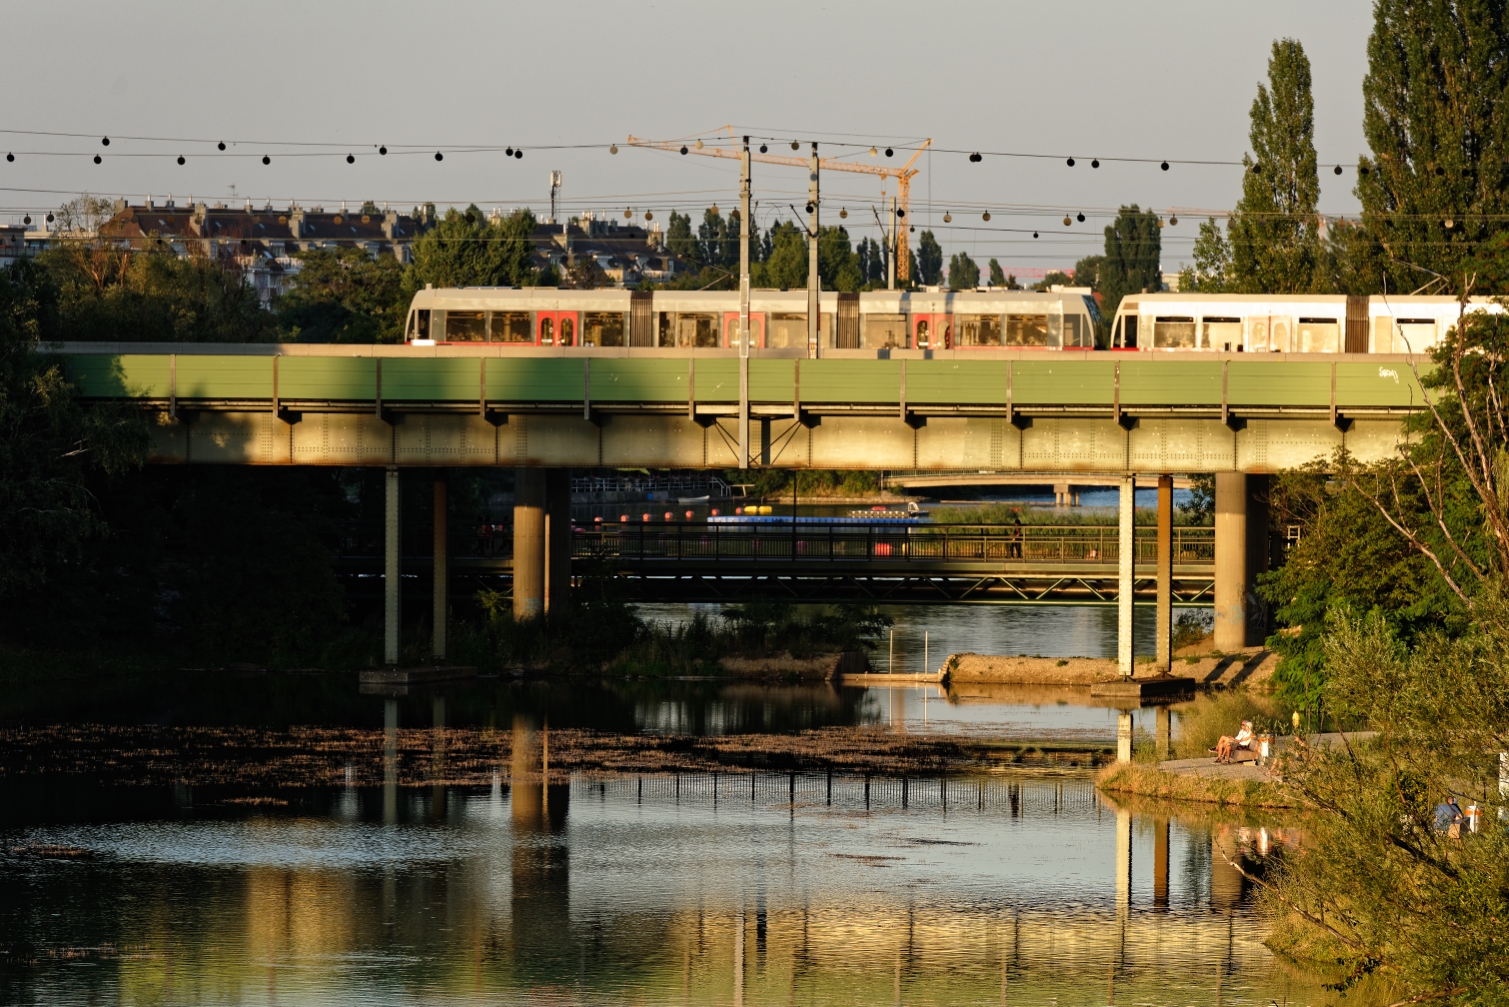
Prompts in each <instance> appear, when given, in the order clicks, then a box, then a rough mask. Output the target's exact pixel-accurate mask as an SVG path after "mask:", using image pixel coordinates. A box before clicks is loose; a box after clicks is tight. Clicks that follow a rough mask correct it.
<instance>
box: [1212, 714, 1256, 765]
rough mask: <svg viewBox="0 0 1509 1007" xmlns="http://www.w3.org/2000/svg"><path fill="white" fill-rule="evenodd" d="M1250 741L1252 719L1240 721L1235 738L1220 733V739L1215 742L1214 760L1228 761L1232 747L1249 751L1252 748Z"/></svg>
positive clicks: (1251, 740) (1251, 738) (1251, 739)
mask: <svg viewBox="0 0 1509 1007" xmlns="http://www.w3.org/2000/svg"><path fill="white" fill-rule="evenodd" d="M1252 742H1253V734H1252V721H1250V720H1244V721H1242V729H1241V730H1240V731H1238V732H1237V736H1236V737H1235V738H1231V737H1228V736H1226V735H1224V734H1223V735H1221V740H1220V741H1218V742H1216V761H1217V762H1230V761H1231V752H1232V749H1233V748H1238V749H1241V750H1243V751H1250V750H1251V749H1252Z"/></svg>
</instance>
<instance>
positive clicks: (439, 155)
mask: <svg viewBox="0 0 1509 1007" xmlns="http://www.w3.org/2000/svg"><path fill="white" fill-rule="evenodd" d="M435 160H437V161H444V160H445V155H444V154H442V153H440V151H438V150H437V151H435Z"/></svg>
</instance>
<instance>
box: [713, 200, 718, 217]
mask: <svg viewBox="0 0 1509 1007" xmlns="http://www.w3.org/2000/svg"><path fill="white" fill-rule="evenodd" d="M713 216H714V217H716V216H718V204H717V203H714V204H713Z"/></svg>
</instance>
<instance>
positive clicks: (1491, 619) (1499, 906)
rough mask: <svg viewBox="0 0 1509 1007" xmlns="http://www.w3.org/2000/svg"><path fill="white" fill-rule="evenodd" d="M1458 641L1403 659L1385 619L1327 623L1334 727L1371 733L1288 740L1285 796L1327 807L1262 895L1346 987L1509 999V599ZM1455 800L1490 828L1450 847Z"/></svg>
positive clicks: (1497, 596)
mask: <svg viewBox="0 0 1509 1007" xmlns="http://www.w3.org/2000/svg"><path fill="white" fill-rule="evenodd" d="M1477 601H1478V606H1477V609H1476V615H1477V619H1476V620H1475V621H1474V623H1473V625H1472V627H1471V628H1470V630H1469V631H1468V632H1467V633H1466V634H1465V635H1464V636H1462V637H1460V638H1458V639H1454V640H1452V639H1447V638H1445V637H1443V636H1441V635H1439V634H1430V635H1427V636H1425V637H1423V638H1421V639H1419V640H1417V642H1416V644H1415V646H1414V647H1413V649H1412V650H1411V649H1406V648H1405V646H1404V645H1403V644H1402V642H1401V641H1400V639H1399V638H1398V636H1397V635H1396V634H1395V633H1394V632H1393V630H1392V628H1391V627H1390V626H1389V624H1388V621H1387V620H1386V619H1385V618H1384V617H1383V616H1382V615H1381V614H1379V613H1373V614H1371V615H1369V616H1366V617H1355V616H1339V617H1337V618H1334V619H1333V620H1332V622H1331V625H1330V627H1329V635H1328V639H1327V642H1326V658H1327V663H1328V665H1329V667H1330V673H1331V682H1330V685H1329V686H1328V688H1327V691H1326V694H1327V699H1328V702H1329V703H1330V709H1331V712H1332V714H1333V716H1334V719H1336V720H1339V721H1341V722H1343V723H1347V722H1355V723H1366V724H1368V725H1369V726H1370V727H1372V728H1373V729H1374V730H1376V731H1377V732H1378V735H1377V738H1376V740H1374V741H1371V742H1361V741H1359V740H1356V739H1353V740H1352V741H1351V742H1350V743H1349V744H1346V745H1339V746H1332V747H1329V748H1325V747H1315V748H1311V747H1308V746H1304V745H1296V746H1294V749H1293V752H1292V753H1291V755H1290V756H1289V757H1288V761H1287V763H1286V765H1285V767H1284V775H1285V778H1286V780H1287V782H1288V786H1289V788H1290V790H1291V791H1292V792H1293V793H1295V794H1296V795H1297V796H1298V797H1299V798H1300V799H1301V800H1303V801H1304V803H1306V804H1308V805H1310V806H1312V807H1314V808H1316V809H1318V810H1319V812H1320V814H1317V815H1314V816H1311V818H1310V819H1309V823H1308V824H1307V837H1306V843H1305V846H1304V849H1303V851H1302V853H1301V854H1300V855H1297V856H1295V857H1294V858H1292V859H1291V860H1289V861H1288V862H1286V863H1284V864H1283V865H1282V869H1280V870H1277V871H1270V872H1269V877H1270V880H1269V887H1268V888H1267V891H1266V892H1265V896H1266V898H1267V900H1268V902H1269V904H1270V906H1271V907H1272V909H1273V910H1274V911H1275V913H1278V914H1288V915H1289V916H1290V917H1291V918H1292V919H1293V920H1294V921H1295V922H1296V923H1300V924H1305V925H1308V928H1309V929H1310V930H1311V932H1321V933H1323V934H1325V935H1326V936H1327V938H1328V939H1327V941H1326V944H1327V947H1328V951H1329V952H1330V954H1331V955H1332V956H1333V957H1339V958H1340V959H1341V960H1340V965H1341V967H1342V971H1343V975H1342V977H1341V979H1340V981H1339V982H1338V984H1337V986H1338V988H1341V989H1347V988H1349V987H1350V986H1352V985H1353V984H1355V983H1356V982H1357V981H1358V980H1360V979H1361V978H1362V977H1364V976H1366V975H1369V974H1372V973H1377V974H1378V975H1380V976H1383V977H1385V978H1386V980H1387V981H1388V982H1389V983H1390V985H1392V986H1393V987H1394V988H1395V992H1394V994H1393V995H1392V996H1391V999H1393V1000H1398V1001H1402V1002H1412V1000H1416V999H1418V1000H1424V999H1442V998H1444V999H1446V1000H1448V1002H1451V1003H1463V1004H1504V1003H1509V948H1506V946H1505V945H1504V943H1503V942H1502V941H1501V940H1499V937H1498V934H1499V930H1500V923H1501V921H1502V920H1503V919H1505V914H1506V913H1509V832H1506V831H1505V830H1504V828H1503V827H1502V823H1501V821H1500V820H1499V817H1498V815H1499V808H1500V806H1501V805H1502V804H1503V803H1504V800H1503V798H1501V797H1500V796H1499V794H1498V764H1497V761H1498V760H1497V757H1496V753H1497V752H1500V751H1503V750H1505V749H1506V748H1509V734H1506V732H1505V728H1504V726H1503V725H1505V724H1506V723H1509V666H1506V663H1505V655H1506V653H1509V605H1506V604H1505V600H1504V598H1503V596H1502V593H1501V592H1500V590H1499V589H1498V587H1497V585H1486V586H1485V589H1484V590H1483V591H1482V592H1481V593H1479V594H1478V596H1477ZM1448 794H1456V795H1459V796H1460V798H1461V803H1462V805H1463V806H1466V805H1468V804H1469V803H1475V804H1477V805H1478V807H1479V808H1481V809H1482V810H1483V819H1482V821H1483V823H1484V826H1485V827H1484V828H1483V829H1482V830H1481V831H1480V832H1478V833H1476V834H1466V835H1464V836H1463V837H1462V838H1461V839H1453V838H1451V837H1449V836H1448V835H1447V833H1446V832H1445V831H1444V830H1442V829H1438V828H1437V825H1436V820H1435V811H1434V806H1435V805H1436V804H1437V803H1439V802H1442V801H1444V799H1445V797H1446V796H1447V795H1448Z"/></svg>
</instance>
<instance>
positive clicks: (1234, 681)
mask: <svg viewBox="0 0 1509 1007" xmlns="http://www.w3.org/2000/svg"><path fill="white" fill-rule="evenodd" d="M1277 666H1278V655H1276V654H1274V653H1273V652H1272V651H1270V650H1266V649H1264V648H1261V647H1252V648H1248V649H1247V650H1243V651H1238V652H1236V653H1232V654H1213V653H1206V654H1182V655H1180V656H1178V657H1176V658H1175V660H1174V666H1173V674H1175V675H1178V676H1181V677H1184V678H1192V679H1194V680H1195V684H1196V685H1200V686H1214V687H1222V688H1224V687H1230V686H1233V685H1242V684H1246V685H1257V684H1260V683H1264V682H1266V681H1267V680H1268V679H1269V678H1270V677H1271V676H1272V674H1273V669H1274V668H1276V667H1277ZM943 668H944V670H946V671H947V672H948V677H949V681H950V682H951V683H952V684H953V685H954V686H955V687H958V686H961V685H965V684H981V683H989V684H997V685H1035V686H1059V687H1088V686H1092V685H1094V684H1095V683H1097V682H1109V681H1114V680H1116V679H1117V678H1119V677H1120V673H1119V671H1118V669H1117V666H1116V662H1115V661H1114V660H1109V659H1106V658H1092V657H1066V658H1053V657H1004V656H992V655H989V654H972V653H963V654H950V655H949V656H948V660H946V661H945V662H944V664H943ZM1135 677H1136V678H1137V679H1150V678H1155V677H1157V675H1156V674H1155V673H1154V671H1153V666H1152V664H1151V663H1144V662H1140V661H1139V663H1138V665H1137V670H1136V675H1135Z"/></svg>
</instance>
